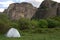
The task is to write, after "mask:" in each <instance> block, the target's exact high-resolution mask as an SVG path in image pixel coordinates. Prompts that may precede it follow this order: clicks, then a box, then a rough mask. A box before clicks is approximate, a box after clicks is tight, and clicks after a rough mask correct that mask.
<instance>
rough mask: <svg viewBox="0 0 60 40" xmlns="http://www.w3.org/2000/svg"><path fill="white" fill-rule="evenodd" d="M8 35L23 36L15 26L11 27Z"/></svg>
mask: <svg viewBox="0 0 60 40" xmlns="http://www.w3.org/2000/svg"><path fill="white" fill-rule="evenodd" d="M6 36H7V37H21V35H20V33H19V32H18V30H17V29H15V28H11V29H10V30H9V31H8V32H7V34H6Z"/></svg>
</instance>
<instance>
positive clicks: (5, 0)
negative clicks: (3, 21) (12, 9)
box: [0, 0, 60, 12]
mask: <svg viewBox="0 0 60 40" xmlns="http://www.w3.org/2000/svg"><path fill="white" fill-rule="evenodd" d="M42 1H43V0H0V12H2V11H4V9H6V8H8V6H9V4H11V3H16V2H18V3H21V2H29V3H32V4H33V6H35V7H39V5H40V4H41V3H42ZM53 1H56V2H60V0H53Z"/></svg>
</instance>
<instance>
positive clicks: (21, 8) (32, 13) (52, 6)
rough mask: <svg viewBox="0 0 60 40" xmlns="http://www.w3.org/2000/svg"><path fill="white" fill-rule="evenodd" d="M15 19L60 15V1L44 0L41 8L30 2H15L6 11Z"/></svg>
mask: <svg viewBox="0 0 60 40" xmlns="http://www.w3.org/2000/svg"><path fill="white" fill-rule="evenodd" d="M4 13H7V14H8V16H9V17H10V18H11V19H13V20H15V19H16V20H18V19H20V18H28V19H31V18H32V19H33V18H35V19H42V18H49V17H55V16H60V3H57V2H54V1H52V0H44V1H43V2H42V3H41V5H40V7H39V8H36V7H33V5H32V4H30V3H26V2H23V3H13V4H10V6H9V7H8V9H6V10H5V11H4Z"/></svg>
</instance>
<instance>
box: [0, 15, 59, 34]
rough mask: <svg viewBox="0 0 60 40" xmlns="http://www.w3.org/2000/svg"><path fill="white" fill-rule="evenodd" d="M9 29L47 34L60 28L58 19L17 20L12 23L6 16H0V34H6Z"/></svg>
mask: <svg viewBox="0 0 60 40" xmlns="http://www.w3.org/2000/svg"><path fill="white" fill-rule="evenodd" d="M10 28H16V29H18V30H21V31H22V30H24V31H29V32H34V33H35V32H38V33H41V32H47V31H51V29H52V28H60V17H54V18H47V19H40V20H35V19H32V20H29V19H25V18H20V19H19V20H16V21H13V20H10V19H9V17H8V16H7V15H6V14H0V34H2V33H6V32H7V30H8V29H10ZM50 28H51V29H50ZM49 29H50V30H49Z"/></svg>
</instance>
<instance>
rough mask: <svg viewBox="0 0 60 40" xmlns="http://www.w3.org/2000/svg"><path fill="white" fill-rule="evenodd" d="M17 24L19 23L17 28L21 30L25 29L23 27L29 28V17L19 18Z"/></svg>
mask: <svg viewBox="0 0 60 40" xmlns="http://www.w3.org/2000/svg"><path fill="white" fill-rule="evenodd" d="M18 25H19V28H20V29H21V30H25V29H30V28H31V23H30V20H29V19H24V18H21V19H20V20H19V21H18Z"/></svg>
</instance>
